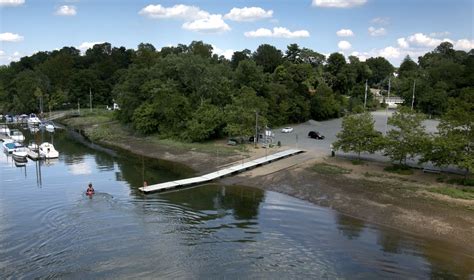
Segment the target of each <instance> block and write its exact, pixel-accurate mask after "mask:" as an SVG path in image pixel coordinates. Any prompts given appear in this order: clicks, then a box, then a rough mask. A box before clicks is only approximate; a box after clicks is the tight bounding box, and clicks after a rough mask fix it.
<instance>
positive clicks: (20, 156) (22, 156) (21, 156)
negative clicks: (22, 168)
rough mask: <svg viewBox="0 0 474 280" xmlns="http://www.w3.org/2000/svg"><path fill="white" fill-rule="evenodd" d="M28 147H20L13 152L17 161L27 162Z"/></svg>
mask: <svg viewBox="0 0 474 280" xmlns="http://www.w3.org/2000/svg"><path fill="white" fill-rule="evenodd" d="M28 151H29V150H28V148H26V147H23V146H22V147H18V148H16V149H15V150H14V151H13V152H12V156H13V159H15V160H16V161H17V162H26V161H27V159H26V157H27V156H28Z"/></svg>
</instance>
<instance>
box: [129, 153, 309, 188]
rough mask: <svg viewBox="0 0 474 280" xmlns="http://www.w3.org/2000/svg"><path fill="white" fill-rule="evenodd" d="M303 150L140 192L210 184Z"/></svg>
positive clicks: (264, 158)
mask: <svg viewBox="0 0 474 280" xmlns="http://www.w3.org/2000/svg"><path fill="white" fill-rule="evenodd" d="M302 152H303V151H302V150H298V149H289V150H285V151H281V152H278V153H275V154H271V155H268V156H265V157H261V158H258V159H254V160H251V161H247V162H244V163H240V164H235V165H233V166H231V167H227V168H224V169H221V170H218V171H215V172H212V173H208V174H206V175H203V176H198V177H193V178H188V179H181V180H176V181H170V182H166V183H160V184H156V185H150V186H146V187H141V188H138V189H139V190H140V191H142V192H144V193H151V192H162V191H167V190H172V189H176V188H181V187H186V186H192V185H197V184H202V183H206V182H210V181H212V180H215V179H218V178H222V177H225V176H228V175H231V174H236V173H239V172H242V171H245V170H249V169H253V168H256V167H258V166H260V165H264V164H268V163H270V162H272V161H276V160H279V159H283V158H286V157H290V156H293V155H296V154H299V153H302Z"/></svg>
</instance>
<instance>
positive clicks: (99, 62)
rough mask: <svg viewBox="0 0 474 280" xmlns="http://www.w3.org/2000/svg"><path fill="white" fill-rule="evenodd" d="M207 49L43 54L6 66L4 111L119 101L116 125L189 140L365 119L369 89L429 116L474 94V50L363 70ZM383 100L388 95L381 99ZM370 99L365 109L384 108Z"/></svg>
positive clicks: (1, 88)
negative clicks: (348, 117)
mask: <svg viewBox="0 0 474 280" xmlns="http://www.w3.org/2000/svg"><path fill="white" fill-rule="evenodd" d="M212 50H213V49H212V46H211V45H209V44H205V43H203V42H201V41H194V42H192V43H191V44H190V45H183V44H179V45H177V46H174V47H164V48H162V49H161V50H159V51H158V50H156V49H155V47H154V46H153V45H151V44H145V43H142V44H140V45H139V46H138V48H137V50H132V49H126V48H124V47H120V48H118V47H112V46H111V45H110V44H109V43H103V44H97V45H94V46H93V47H92V48H90V49H89V50H87V51H86V52H85V53H84V54H81V53H80V51H79V50H77V49H75V48H73V47H64V48H62V49H60V50H55V51H52V52H38V53H36V54H34V55H32V56H27V57H23V58H21V59H20V60H19V61H18V62H12V63H11V64H10V65H8V66H1V67H0V113H3V114H6V113H11V114H19V113H29V112H40V111H48V110H55V109H62V108H75V107H77V106H78V105H79V106H81V107H88V106H89V98H90V95H89V94H90V93H91V94H92V99H93V100H92V103H93V104H94V106H95V107H97V106H104V107H105V105H111V104H112V102H113V101H115V102H117V103H118V104H119V105H120V107H121V110H120V111H119V112H118V113H117V117H118V118H119V119H120V120H121V121H122V122H123V123H126V124H130V125H131V126H132V127H134V128H135V129H136V130H137V131H138V132H140V133H144V134H152V133H159V134H161V135H163V137H174V138H180V139H184V140H188V141H204V140H207V139H212V138H216V137H220V136H223V135H251V134H253V129H254V126H253V120H254V117H255V112H258V114H259V116H260V120H261V121H262V122H261V124H262V125H268V126H277V125H283V124H287V123H295V122H303V121H306V120H308V119H311V118H312V119H316V120H323V119H328V118H334V117H339V116H342V115H344V113H345V112H347V111H353V112H360V111H362V110H363V109H364V108H363V104H364V92H365V83H366V81H368V84H369V87H371V88H380V89H382V90H386V89H387V86H388V80H389V77H392V78H391V82H392V94H396V95H400V96H402V97H404V98H405V100H406V103H407V104H409V105H410V104H411V102H412V85H413V82H414V81H415V80H416V98H415V100H414V106H415V109H416V110H418V111H422V112H424V113H426V114H428V115H440V114H442V113H444V112H445V111H446V110H447V104H448V103H449V102H448V100H450V99H453V100H460V99H461V98H462V97H461V96H463V95H462V94H461V93H462V92H468V93H470V94H472V91H473V85H474V74H473V73H474V69H473V67H474V52H473V51H472V50H471V51H470V52H469V53H466V52H464V51H456V50H454V49H453V46H452V45H451V44H450V43H447V42H445V43H442V44H441V45H440V46H438V47H437V48H436V49H435V50H434V51H433V52H430V53H427V54H425V55H424V56H422V57H420V58H419V60H418V63H415V62H414V61H412V60H411V59H410V58H409V57H407V58H406V59H405V60H404V61H403V63H402V64H401V65H400V68H399V69H398V74H399V75H398V76H397V77H395V76H394V75H393V74H394V72H395V71H396V70H395V68H394V67H393V66H392V65H391V64H390V63H389V62H388V61H387V60H386V59H384V58H382V57H376V58H370V59H368V60H367V61H365V62H362V61H360V60H359V59H358V58H357V57H354V56H349V57H348V59H347V61H346V59H345V58H344V56H343V55H341V54H339V53H333V54H331V55H329V57H327V58H326V57H325V56H324V55H322V54H320V53H318V52H316V51H313V50H311V49H308V48H300V47H299V46H298V45H297V44H291V45H289V46H288V48H287V50H286V51H284V52H283V51H281V50H278V49H277V48H275V47H274V46H271V45H268V44H263V45H260V46H259V47H258V48H257V50H256V51H255V52H253V53H252V52H251V51H249V50H247V49H245V50H242V51H237V52H235V53H234V55H233V56H232V59H231V60H228V59H226V58H224V57H223V56H218V55H216V54H213V52H212ZM382 92H384V91H382ZM377 104H378V102H376V101H375V99H374V97H373V96H372V94H370V93H369V95H368V100H367V107H368V108H373V107H375V106H377Z"/></svg>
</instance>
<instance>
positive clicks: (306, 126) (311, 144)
mask: <svg viewBox="0 0 474 280" xmlns="http://www.w3.org/2000/svg"><path fill="white" fill-rule="evenodd" d="M393 112H394V111H393V110H389V111H376V112H372V113H371V114H372V116H373V117H374V120H375V129H377V130H378V131H380V132H382V133H384V134H385V133H386V131H387V130H390V129H391V127H390V126H387V118H388V117H389V116H391V115H392V114H393ZM438 123H439V121H437V120H426V121H425V122H424V123H423V124H424V125H425V128H426V131H427V132H429V133H435V132H436V131H437V129H436V126H437V125H438ZM341 124H342V118H339V119H332V120H327V121H321V122H318V121H313V120H310V121H307V122H305V123H302V124H297V125H293V126H291V125H290V126H291V127H293V132H291V133H282V132H281V128H275V129H273V131H274V133H275V141H276V142H278V141H280V142H281V144H282V146H286V147H291V148H298V149H302V150H305V151H308V152H313V153H315V154H316V155H320V156H326V155H328V156H329V155H330V154H331V149H330V145H331V143H333V142H335V141H336V140H337V139H336V134H337V133H338V132H339V131H340V130H341ZM311 130H315V131H319V132H320V133H321V134H322V135H324V136H325V139H323V140H316V139H311V138H309V137H308V132H309V131H311ZM276 142H275V143H276ZM337 154H338V155H339V156H346V157H354V156H355V155H354V154H345V153H343V152H342V151H337ZM362 157H363V158H364V159H367V160H376V161H389V158H388V157H385V156H383V155H382V154H380V153H376V154H372V155H371V154H363V155H362ZM409 164H411V165H416V162H414V161H412V162H409ZM427 167H430V168H435V167H433V166H432V165H427ZM443 170H444V169H443ZM449 171H453V170H452V169H449Z"/></svg>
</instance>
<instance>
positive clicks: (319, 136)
mask: <svg viewBox="0 0 474 280" xmlns="http://www.w3.org/2000/svg"><path fill="white" fill-rule="evenodd" d="M308 137H309V138H312V139H318V140H322V139H324V135H322V134H321V133H319V132H317V131H313V130H312V131H310V132H309V133H308Z"/></svg>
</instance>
